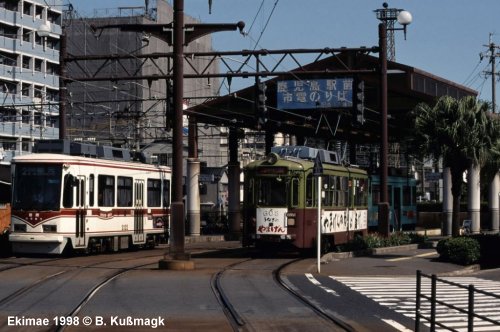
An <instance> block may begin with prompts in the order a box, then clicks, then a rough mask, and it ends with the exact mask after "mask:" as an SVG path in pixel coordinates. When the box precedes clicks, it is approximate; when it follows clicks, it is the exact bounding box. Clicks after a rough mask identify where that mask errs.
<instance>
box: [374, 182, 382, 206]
mask: <svg viewBox="0 0 500 332" xmlns="http://www.w3.org/2000/svg"><path fill="white" fill-rule="evenodd" d="M378 203H380V185H378V184H373V185H372V204H373V205H376V204H378Z"/></svg>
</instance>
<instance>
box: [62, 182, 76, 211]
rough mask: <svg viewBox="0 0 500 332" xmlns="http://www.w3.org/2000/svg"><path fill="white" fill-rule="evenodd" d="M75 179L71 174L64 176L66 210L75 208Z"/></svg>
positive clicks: (64, 203) (64, 204)
mask: <svg viewBox="0 0 500 332" xmlns="http://www.w3.org/2000/svg"><path fill="white" fill-rule="evenodd" d="M74 184H75V178H74V176H73V175H71V174H66V175H65V176H64V192H63V206H64V207H65V208H70V207H73V187H74Z"/></svg>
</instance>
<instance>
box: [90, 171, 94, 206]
mask: <svg viewBox="0 0 500 332" xmlns="http://www.w3.org/2000/svg"><path fill="white" fill-rule="evenodd" d="M94 196H95V190H94V174H90V176H89V206H94Z"/></svg>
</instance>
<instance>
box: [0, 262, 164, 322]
mask: <svg viewBox="0 0 500 332" xmlns="http://www.w3.org/2000/svg"><path fill="white" fill-rule="evenodd" d="M160 256H161V255H159V254H158V253H156V254H152V255H141V256H140V257H126V258H123V256H121V255H120V256H117V257H116V258H117V259H114V260H109V259H107V260H105V261H102V260H100V259H102V257H100V256H94V257H93V258H96V259H99V261H97V262H95V263H92V264H85V265H81V264H78V262H76V263H75V262H74V261H71V258H67V260H69V264H67V265H61V266H57V265H51V267H58V268H62V270H61V271H57V272H55V273H52V274H49V275H46V276H43V277H41V278H38V279H36V280H35V281H33V282H31V283H30V284H28V285H26V286H24V287H21V288H19V289H17V290H15V291H14V292H12V293H10V294H9V295H7V296H4V297H3V298H1V299H0V308H2V307H6V306H8V305H10V304H11V303H13V302H15V301H17V300H21V298H22V297H23V296H24V295H29V293H30V292H37V291H41V290H40V289H41V288H42V287H43V285H46V284H49V283H51V282H55V280H56V279H58V278H59V279H61V278H64V276H65V275H66V276H67V280H64V281H63V280H61V283H68V282H70V281H71V280H72V279H73V278H74V276H69V274H70V272H75V271H81V270H84V269H95V268H102V269H107V270H108V271H112V272H111V273H110V274H108V275H105V276H104V277H102V279H103V280H101V281H100V282H98V283H96V284H95V285H94V286H92V287H91V288H89V289H88V290H87V291H86V292H85V293H84V295H83V296H82V298H81V300H79V301H78V302H77V303H76V305H74V306H73V309H72V310H69V311H67V312H66V313H62V312H61V313H60V314H58V315H57V316H60V317H66V318H69V317H76V316H77V315H78V313H79V312H80V310H81V309H82V308H83V307H84V306H85V305H86V304H87V303H88V302H89V301H90V300H91V299H92V297H93V296H94V295H95V294H96V293H97V292H98V291H99V290H100V289H101V288H102V287H104V286H105V285H106V284H108V283H109V282H111V281H113V280H114V279H116V278H117V277H119V276H120V275H123V274H124V273H126V272H128V271H131V270H134V269H137V268H141V267H144V266H148V265H152V264H154V262H155V261H156V259H157V258H158V257H160ZM87 257H89V256H87ZM77 258H81V257H77ZM84 258H86V257H84ZM90 258H92V257H90ZM149 258H155V260H152V261H151V262H147V263H141V264H134V265H132V266H127V267H122V268H120V267H102V265H106V264H107V265H109V264H110V263H111V264H112V263H125V262H127V261H134V260H144V259H149ZM59 260H62V259H53V260H45V261H42V262H36V263H24V264H23V263H20V264H18V265H17V266H15V267H23V266H39V265H40V264H42V263H45V264H46V263H49V262H53V261H59ZM46 266H47V265H46ZM15 267H13V268H15ZM0 272H1V271H0ZM66 327H67V326H60V325H57V324H55V323H54V324H51V325H50V326H48V327H47V331H64V330H65V328H66ZM6 328H7V326H6V323H5V324H3V325H1V326H0V330H3V329H6Z"/></svg>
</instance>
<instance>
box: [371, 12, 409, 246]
mask: <svg viewBox="0 0 500 332" xmlns="http://www.w3.org/2000/svg"><path fill="white" fill-rule="evenodd" d="M383 6H384V8H385V9H387V7H388V5H387V3H384V5H383ZM380 11H381V12H383V11H384V10H380ZM397 11H399V14H398V15H397V16H396V17H394V18H391V19H389V18H387V15H386V16H384V22H382V23H380V24H379V25H378V38H379V42H378V43H379V61H380V109H381V135H380V203H379V207H378V212H379V214H378V228H379V232H380V233H381V234H383V235H385V236H388V235H389V211H390V209H389V194H388V191H387V177H388V145H389V135H388V124H387V31H388V29H387V22H388V21H390V20H392V22H393V21H394V20H395V19H397V20H398V22H399V24H401V25H403V27H402V28H394V27H393V26H394V24H392V25H391V27H390V28H389V29H390V30H389V31H394V30H403V31H404V33H405V37H406V26H407V25H408V24H410V23H411V21H412V16H411V14H410V13H409V12H407V11H404V10H400V9H397ZM377 14H378V12H377ZM377 17H378V15H377ZM391 17H392V16H391ZM379 19H380V18H379Z"/></svg>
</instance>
